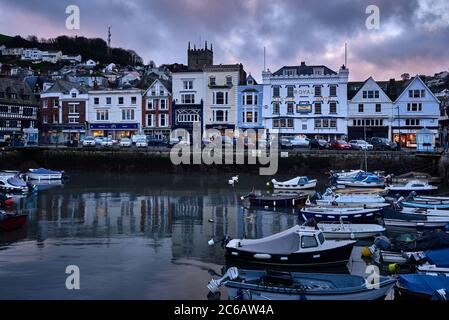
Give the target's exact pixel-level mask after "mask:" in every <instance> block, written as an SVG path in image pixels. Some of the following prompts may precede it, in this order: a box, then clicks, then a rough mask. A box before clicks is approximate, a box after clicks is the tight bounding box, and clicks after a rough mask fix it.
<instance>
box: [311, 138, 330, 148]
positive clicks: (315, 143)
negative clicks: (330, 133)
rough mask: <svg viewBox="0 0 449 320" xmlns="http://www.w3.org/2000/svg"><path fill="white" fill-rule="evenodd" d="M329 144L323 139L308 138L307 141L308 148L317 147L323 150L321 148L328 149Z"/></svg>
mask: <svg viewBox="0 0 449 320" xmlns="http://www.w3.org/2000/svg"><path fill="white" fill-rule="evenodd" d="M329 148H330V145H329V142H327V141H326V140H323V139H310V141H309V149H311V150H312V149H318V150H323V149H329Z"/></svg>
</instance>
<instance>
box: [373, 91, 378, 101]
mask: <svg viewBox="0 0 449 320" xmlns="http://www.w3.org/2000/svg"><path fill="white" fill-rule="evenodd" d="M374 98H376V99H379V90H376V91H374Z"/></svg>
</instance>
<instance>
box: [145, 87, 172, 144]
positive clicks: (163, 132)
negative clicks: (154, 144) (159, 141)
mask: <svg viewBox="0 0 449 320" xmlns="http://www.w3.org/2000/svg"><path fill="white" fill-rule="evenodd" d="M171 108H172V93H171V82H170V81H166V80H162V79H156V80H155V81H154V82H153V83H152V84H151V85H150V87H149V88H148V89H147V90H146V91H145V93H144V95H143V99H142V128H143V131H144V133H145V134H146V135H148V136H154V137H166V138H170V133H171V126H172V119H171Z"/></svg>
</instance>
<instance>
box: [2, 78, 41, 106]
mask: <svg viewBox="0 0 449 320" xmlns="http://www.w3.org/2000/svg"><path fill="white" fill-rule="evenodd" d="M0 92H4V93H5V95H4V97H3V98H0V101H1V102H6V103H21V104H29V105H31V104H36V105H37V104H39V103H38V100H37V99H36V97H35V95H34V93H33V91H32V90H31V88H30V87H29V86H28V85H27V84H26V83H25V82H23V81H20V80H16V79H11V78H0ZM7 93H14V94H16V99H11V97H10V96H8V94H7ZM24 96H28V99H27V100H24V99H23V98H24Z"/></svg>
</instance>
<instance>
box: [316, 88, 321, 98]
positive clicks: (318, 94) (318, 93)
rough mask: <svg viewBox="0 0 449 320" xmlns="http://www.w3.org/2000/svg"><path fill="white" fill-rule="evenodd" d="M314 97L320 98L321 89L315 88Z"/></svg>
mask: <svg viewBox="0 0 449 320" xmlns="http://www.w3.org/2000/svg"><path fill="white" fill-rule="evenodd" d="M315 97H321V87H315Z"/></svg>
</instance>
